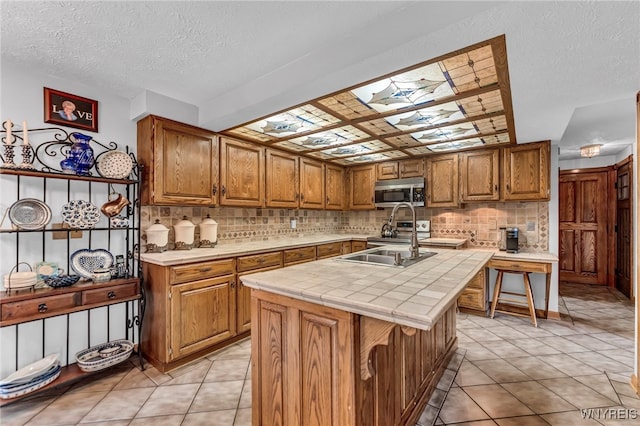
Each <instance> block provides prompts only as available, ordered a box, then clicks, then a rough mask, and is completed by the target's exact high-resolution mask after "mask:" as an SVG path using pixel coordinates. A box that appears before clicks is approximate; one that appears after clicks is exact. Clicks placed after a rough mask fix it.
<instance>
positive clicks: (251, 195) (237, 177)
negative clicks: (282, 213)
mask: <svg viewBox="0 0 640 426" xmlns="http://www.w3.org/2000/svg"><path fill="white" fill-rule="evenodd" d="M264 178H265V175H264V148H262V147H260V146H258V145H254V144H251V143H248V142H241V141H236V140H233V139H228V138H221V140H220V204H221V205H224V206H240V207H262V206H263V205H264Z"/></svg>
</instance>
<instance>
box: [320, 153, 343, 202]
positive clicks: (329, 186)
mask: <svg viewBox="0 0 640 426" xmlns="http://www.w3.org/2000/svg"><path fill="white" fill-rule="evenodd" d="M325 179H326V185H325V194H326V196H327V199H326V200H325V201H326V202H325V203H324V208H325V209H326V210H344V206H345V202H344V198H345V190H344V188H345V185H344V180H345V172H344V168H343V167H340V166H334V165H332V164H327V165H325Z"/></svg>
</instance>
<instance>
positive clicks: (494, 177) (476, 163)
mask: <svg viewBox="0 0 640 426" xmlns="http://www.w3.org/2000/svg"><path fill="white" fill-rule="evenodd" d="M458 155H459V160H460V199H461V200H462V202H468V201H497V200H499V199H500V190H499V189H500V185H499V179H500V151H499V150H498V149H489V150H479V151H467V152H462V153H460V154H458Z"/></svg>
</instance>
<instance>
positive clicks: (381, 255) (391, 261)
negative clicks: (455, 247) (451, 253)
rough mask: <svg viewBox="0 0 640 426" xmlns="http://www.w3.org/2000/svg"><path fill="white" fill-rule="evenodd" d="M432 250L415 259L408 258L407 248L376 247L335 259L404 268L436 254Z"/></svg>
mask: <svg viewBox="0 0 640 426" xmlns="http://www.w3.org/2000/svg"><path fill="white" fill-rule="evenodd" d="M436 254H437V253H434V252H423V253H420V256H419V257H417V258H415V259H410V258H409V256H410V252H409V251H407V250H385V249H378V250H372V251H370V252H364V253H363V252H358V253H354V254H349V255H346V256H342V257H339V258H338V259H337V260H344V261H348V262H359V263H372V264H377V265H386V266H396V267H399V268H406V267H407V266H410V265H413V264H414V263H418V262H420V261H422V260H425V259H428V258H430V257H431V256H434V255H436Z"/></svg>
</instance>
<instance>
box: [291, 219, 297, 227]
mask: <svg viewBox="0 0 640 426" xmlns="http://www.w3.org/2000/svg"><path fill="white" fill-rule="evenodd" d="M297 225H298V223H297V221H296V220H295V219H291V229H296V226H297Z"/></svg>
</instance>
